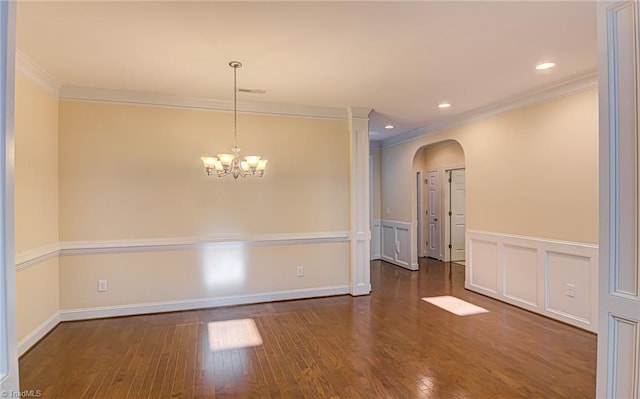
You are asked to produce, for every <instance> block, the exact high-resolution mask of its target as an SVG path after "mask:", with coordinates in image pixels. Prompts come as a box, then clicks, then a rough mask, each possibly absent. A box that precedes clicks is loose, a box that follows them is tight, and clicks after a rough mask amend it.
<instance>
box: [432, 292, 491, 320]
mask: <svg viewBox="0 0 640 399" xmlns="http://www.w3.org/2000/svg"><path fill="white" fill-rule="evenodd" d="M422 300H423V301H425V302H429V303H430V304H432V305H435V306H437V307H439V308H441V309H444V310H446V311H447V312H451V313H453V314H457V315H458V316H470V315H473V314H479V313H488V312H489V311H488V310H487V309H485V308H481V307H480V306H476V305H474V304H472V303H469V302H466V301H463V300H462V299H458V298H456V297H452V296H449V295H446V296H434V297H430V298H422Z"/></svg>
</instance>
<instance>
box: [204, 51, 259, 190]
mask: <svg viewBox="0 0 640 399" xmlns="http://www.w3.org/2000/svg"><path fill="white" fill-rule="evenodd" d="M229 66H230V67H231V68H233V147H231V148H230V150H231V154H228V153H224V154H218V156H217V157H212V156H206V157H202V158H200V159H201V160H202V163H203V164H204V170H205V171H206V172H207V174H208V175H216V176H218V177H224V176H228V175H231V176H233V178H234V179H237V178H238V177H247V176H253V177H262V176H263V175H264V171H265V169H266V168H267V162H269V161H268V160H266V159H262V158H261V157H259V156H257V155H248V156H246V157H244V161H242V160H241V157H240V148H238V100H237V96H238V88H237V83H236V72H237V71H238V68H241V67H242V64H241V63H240V62H238V61H231V62H230V63H229Z"/></svg>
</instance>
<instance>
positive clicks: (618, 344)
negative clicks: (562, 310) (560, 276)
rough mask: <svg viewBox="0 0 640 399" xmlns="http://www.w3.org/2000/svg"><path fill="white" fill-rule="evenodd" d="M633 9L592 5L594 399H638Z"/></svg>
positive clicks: (639, 86) (638, 72)
mask: <svg viewBox="0 0 640 399" xmlns="http://www.w3.org/2000/svg"><path fill="white" fill-rule="evenodd" d="M639 6H640V5H639V4H638V1H637V0H636V1H619V2H599V3H598V53H599V56H598V60H599V64H598V77H599V82H598V95H599V99H598V100H599V101H598V102H599V106H600V117H599V121H600V146H599V149H600V256H599V258H600V273H599V299H598V304H599V313H598V323H599V325H598V360H597V370H596V377H597V378H596V380H597V382H596V397H597V398H603V399H604V398H634V399H637V398H640V355H639V351H640V263H639V260H640V235H639V233H638V231H639V228H640V168H639V165H640V159H639V156H638V154H639V153H640V112H638V107H639V106H640V29H639V24H640V7H639Z"/></svg>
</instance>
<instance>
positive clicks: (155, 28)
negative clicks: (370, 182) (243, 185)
mask: <svg viewBox="0 0 640 399" xmlns="http://www.w3.org/2000/svg"><path fill="white" fill-rule="evenodd" d="M596 45H597V43H596V5H595V2H576V1H570V2H523V1H510V2H484V1H466V2H464V1H459V2H453V1H445V2H433V1H429V2H327V1H323V2H267V1H261V2H239V1H234V2H203V1H199V2H190V1H163V2H149V1H137V2H133V1H132V2H112V1H105V2H100V1H90V2H78V1H75V2H58V1H45V2H20V3H19V5H18V17H17V47H18V49H19V51H21V52H22V53H23V54H25V55H26V56H27V57H28V58H30V59H31V60H33V61H34V62H36V63H37V64H38V65H39V66H41V67H42V68H44V69H45V70H46V71H47V72H48V73H49V74H51V75H52V76H53V77H54V78H55V79H56V80H57V81H58V82H60V84H61V85H63V86H74V87H75V86H77V87H90V88H104V89H113V90H128V91H140V92H148V93H161V94H171V95H177V96H187V97H203V98H211V99H219V100H228V99H231V98H232V96H233V89H232V87H233V86H232V82H233V80H232V76H233V74H232V71H231V69H230V67H229V66H228V65H227V63H228V62H229V61H231V60H239V61H241V62H242V63H243V64H244V67H243V68H242V69H240V70H239V71H238V82H239V83H238V85H239V87H241V88H248V89H261V90H265V91H266V93H264V94H247V93H240V94H239V100H240V101H242V100H245V101H252V102H267V103H275V104H297V105H308V106H324V107H342V108H344V107H348V106H358V107H370V108H373V110H374V112H373V113H372V115H371V125H370V126H371V138H372V139H373V140H381V139H385V138H388V137H391V136H393V135H398V134H401V133H404V132H407V131H410V130H413V129H416V128H419V127H422V126H426V125H429V124H432V123H441V122H443V121H446V120H447V119H448V118H452V117H455V116H456V115H460V114H462V113H465V112H469V111H472V110H474V109H478V108H481V107H487V106H488V105H491V104H494V103H499V102H503V101H505V100H508V99H510V98H515V97H518V96H521V95H524V94H527V93H530V92H533V91H537V90H541V89H544V88H546V87H551V86H555V85H558V84H560V83H562V82H565V81H568V80H572V79H575V78H579V77H583V76H586V75H589V74H593V73H595V71H596V66H597V54H596V52H597V51H596ZM547 60H553V61H555V62H556V63H557V66H556V67H555V68H553V69H551V70H547V71H537V70H536V69H535V65H536V64H538V63H539V62H542V61H547ZM442 101H448V102H450V103H451V104H452V107H451V108H449V109H447V110H442V109H439V108H438V104H439V103H440V102H442ZM386 124H392V125H394V126H395V128H394V129H392V130H387V129H384V126H385V125H386Z"/></svg>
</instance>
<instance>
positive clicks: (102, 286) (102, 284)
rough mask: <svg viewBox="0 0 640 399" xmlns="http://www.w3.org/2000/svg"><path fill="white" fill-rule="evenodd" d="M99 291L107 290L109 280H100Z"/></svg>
mask: <svg viewBox="0 0 640 399" xmlns="http://www.w3.org/2000/svg"><path fill="white" fill-rule="evenodd" d="M98 292H107V280H98Z"/></svg>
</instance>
